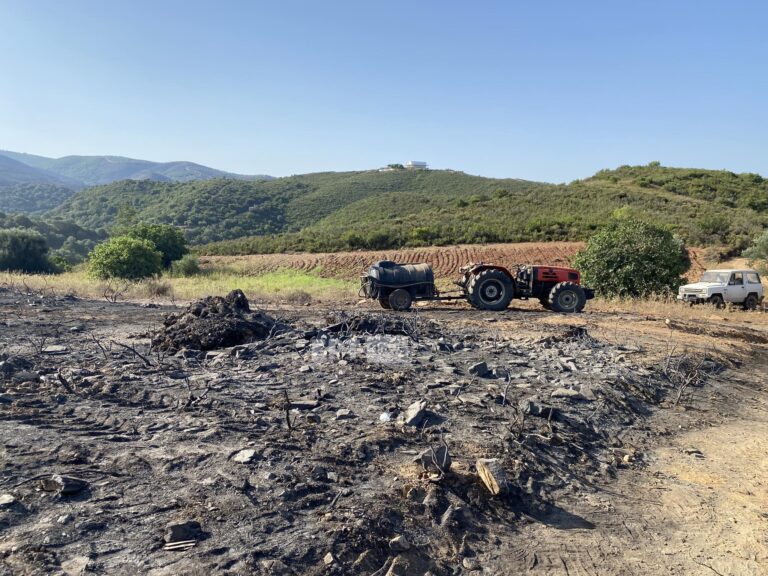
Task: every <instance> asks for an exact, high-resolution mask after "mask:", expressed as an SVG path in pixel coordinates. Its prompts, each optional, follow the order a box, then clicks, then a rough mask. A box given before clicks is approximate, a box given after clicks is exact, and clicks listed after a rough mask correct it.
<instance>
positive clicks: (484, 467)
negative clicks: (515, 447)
mask: <svg viewBox="0 0 768 576" xmlns="http://www.w3.org/2000/svg"><path fill="white" fill-rule="evenodd" d="M475 467H476V468H477V473H478V475H479V476H480V479H481V480H482V481H483V484H485V487H486V488H488V491H489V492H490V493H491V494H493V495H494V496H498V495H499V494H503V493H504V492H506V491H507V486H508V483H507V474H506V473H505V472H504V469H503V468H502V467H501V463H500V462H499V461H498V460H497V459H496V458H480V459H478V460H477V462H475Z"/></svg>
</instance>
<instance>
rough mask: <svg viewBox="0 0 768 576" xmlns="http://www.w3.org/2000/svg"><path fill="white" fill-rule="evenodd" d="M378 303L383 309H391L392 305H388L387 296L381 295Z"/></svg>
mask: <svg viewBox="0 0 768 576" xmlns="http://www.w3.org/2000/svg"><path fill="white" fill-rule="evenodd" d="M379 304H380V305H381V307H382V308H384V310H391V309H392V306H390V305H389V296H382V297H381V298H379Z"/></svg>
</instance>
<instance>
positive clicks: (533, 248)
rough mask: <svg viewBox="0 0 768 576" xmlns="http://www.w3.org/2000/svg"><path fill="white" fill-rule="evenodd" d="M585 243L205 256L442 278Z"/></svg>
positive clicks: (333, 271)
mask: <svg viewBox="0 0 768 576" xmlns="http://www.w3.org/2000/svg"><path fill="white" fill-rule="evenodd" d="M583 246H584V243H583V242H523V243H519V244H462V245H458V246H441V247H430V248H406V249H402V250H369V251H356V252H335V253H316V254H309V253H300V254H254V255H250V256H205V257H203V258H201V262H202V263H203V264H204V265H215V266H232V267H235V268H237V269H238V270H240V271H242V272H244V273H246V274H250V275H260V274H265V273H267V272H274V271H276V270H281V269H283V270H284V269H289V270H298V271H302V272H312V273H314V274H318V275H320V276H324V277H328V278H347V279H352V278H355V277H356V276H358V275H359V274H360V273H362V272H363V271H364V270H365V269H366V267H367V266H369V265H370V264H371V263H372V262H375V261H377V260H394V261H395V262H399V263H404V264H412V263H416V262H426V263H428V264H431V265H432V267H433V269H434V270H435V275H436V276H438V277H448V278H453V277H454V276H456V275H457V274H458V270H459V268H460V267H461V266H463V265H464V264H468V263H469V262H480V261H483V262H492V263H494V264H500V265H503V266H512V265H514V264H522V263H527V264H553V265H560V266H567V265H568V264H570V262H571V260H572V258H573V257H574V256H575V255H576V252H578V251H579V250H581V248H582V247H583ZM691 259H692V260H693V266H692V268H691V271H690V272H689V276H690V277H695V276H697V275H698V274H699V273H700V272H702V271H703V270H704V265H703V263H702V261H701V256H700V251H698V250H696V249H693V250H692V251H691Z"/></svg>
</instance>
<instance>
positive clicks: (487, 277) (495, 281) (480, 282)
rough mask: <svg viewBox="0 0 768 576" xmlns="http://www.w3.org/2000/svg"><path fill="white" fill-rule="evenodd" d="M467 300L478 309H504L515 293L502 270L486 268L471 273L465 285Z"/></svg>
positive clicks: (510, 280)
mask: <svg viewBox="0 0 768 576" xmlns="http://www.w3.org/2000/svg"><path fill="white" fill-rule="evenodd" d="M467 292H468V294H469V302H470V304H472V306H474V307H475V308H477V309H479V310H495V311H498V310H505V309H506V308H507V306H509V303H510V302H511V301H512V297H513V296H514V295H515V286H514V284H513V283H512V279H511V278H510V277H509V275H508V274H507V273H506V272H504V271H503V270H496V269H494V268H488V269H486V270H482V271H480V272H479V273H478V274H476V275H473V276H472V278H471V279H470V280H469V284H468V285H467Z"/></svg>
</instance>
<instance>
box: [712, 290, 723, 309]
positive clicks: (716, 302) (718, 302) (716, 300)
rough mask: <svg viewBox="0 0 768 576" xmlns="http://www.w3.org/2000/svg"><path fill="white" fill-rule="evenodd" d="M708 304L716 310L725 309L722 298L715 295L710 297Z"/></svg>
mask: <svg viewBox="0 0 768 576" xmlns="http://www.w3.org/2000/svg"><path fill="white" fill-rule="evenodd" d="M709 303H710V304H712V306H714V307H715V308H717V309H718V310H721V309H722V308H725V302H724V301H723V297H722V295H720V294H715V295H714V296H711V297H710V299H709Z"/></svg>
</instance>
